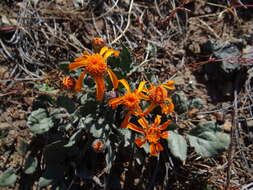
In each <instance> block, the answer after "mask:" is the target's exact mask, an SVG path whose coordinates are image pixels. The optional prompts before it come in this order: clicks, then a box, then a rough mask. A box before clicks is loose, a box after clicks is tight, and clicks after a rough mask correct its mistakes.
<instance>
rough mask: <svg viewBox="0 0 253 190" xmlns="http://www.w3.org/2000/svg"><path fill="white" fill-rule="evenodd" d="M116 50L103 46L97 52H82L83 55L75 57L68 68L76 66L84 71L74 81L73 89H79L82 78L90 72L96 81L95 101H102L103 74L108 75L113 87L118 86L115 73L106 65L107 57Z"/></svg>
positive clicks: (103, 89) (75, 67)
mask: <svg viewBox="0 0 253 190" xmlns="http://www.w3.org/2000/svg"><path fill="white" fill-rule="evenodd" d="M115 52H116V51H115V50H113V49H109V48H108V47H103V48H102V49H101V50H100V52H99V53H96V54H89V53H88V52H84V53H83V56H81V57H79V58H76V59H75V61H74V62H73V63H70V64H69V70H70V71H71V70H74V69H78V68H84V71H83V72H82V74H81V75H80V76H79V78H78V80H77V81H76V85H75V91H76V92H79V91H81V86H82V83H83V79H84V76H85V74H86V73H88V74H90V75H91V76H92V77H93V78H94V80H95V82H96V86H97V89H96V97H97V101H102V100H103V97H104V92H105V82H104V77H105V74H106V73H108V74H109V77H110V79H111V81H112V84H113V87H114V89H115V88H117V87H118V79H117V77H116V75H115V74H114V73H113V72H112V70H111V69H109V68H108V66H107V58H108V57H109V56H111V55H112V54H117V53H115Z"/></svg>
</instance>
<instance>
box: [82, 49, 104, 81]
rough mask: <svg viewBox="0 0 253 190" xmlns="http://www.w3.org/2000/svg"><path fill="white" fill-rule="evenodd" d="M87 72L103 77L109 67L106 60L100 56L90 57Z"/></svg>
mask: <svg viewBox="0 0 253 190" xmlns="http://www.w3.org/2000/svg"><path fill="white" fill-rule="evenodd" d="M86 61H87V65H86V67H85V69H86V72H87V73H89V74H90V75H92V76H94V77H96V76H102V75H104V73H106V71H107V65H106V62H105V60H104V58H103V57H102V56H101V55H99V54H94V55H90V56H88V57H87V60H86Z"/></svg>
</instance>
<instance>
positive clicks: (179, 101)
mask: <svg viewBox="0 0 253 190" xmlns="http://www.w3.org/2000/svg"><path fill="white" fill-rule="evenodd" d="M171 98H172V100H173V103H174V105H175V111H176V112H177V113H178V114H182V113H185V112H187V111H188V100H187V97H186V95H185V94H184V93H183V92H176V93H174V94H173V95H172V97H171Z"/></svg>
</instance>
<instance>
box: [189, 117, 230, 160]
mask: <svg viewBox="0 0 253 190" xmlns="http://www.w3.org/2000/svg"><path fill="white" fill-rule="evenodd" d="M187 136H188V139H189V142H190V145H191V146H192V147H194V148H195V151H196V152H197V153H199V154H200V155H201V156H202V157H212V156H216V155H219V154H221V153H222V152H224V151H225V150H226V149H227V148H228V146H229V143H230V136H229V135H228V134H226V133H223V132H221V128H220V127H219V126H217V125H215V124H214V123H213V122H206V123H200V124H198V125H197V126H196V127H194V128H193V129H192V130H191V131H190V133H189V135H187Z"/></svg>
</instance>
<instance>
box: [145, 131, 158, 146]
mask: <svg viewBox="0 0 253 190" xmlns="http://www.w3.org/2000/svg"><path fill="white" fill-rule="evenodd" d="M160 135H161V134H160V130H159V129H157V128H153V127H151V128H149V129H147V131H146V139H147V140H148V141H149V142H150V143H155V144H156V143H157V142H158V141H159V140H160Z"/></svg>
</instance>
